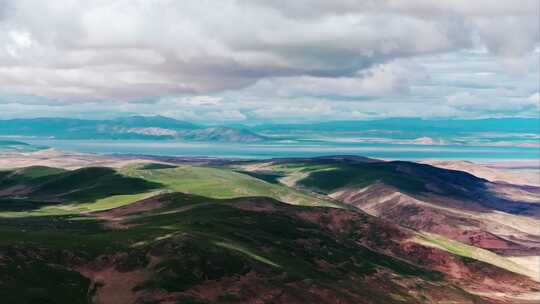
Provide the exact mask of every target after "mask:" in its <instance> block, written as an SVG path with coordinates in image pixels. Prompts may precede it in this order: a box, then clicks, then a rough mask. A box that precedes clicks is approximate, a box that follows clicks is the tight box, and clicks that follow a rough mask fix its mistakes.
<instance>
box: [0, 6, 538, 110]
mask: <svg viewBox="0 0 540 304" xmlns="http://www.w3.org/2000/svg"><path fill="white" fill-rule="evenodd" d="M4 2H5V1H4ZM4 6H5V7H7V9H5V11H4V12H3V14H2V16H3V21H2V25H1V26H0V38H1V40H0V41H2V42H0V50H3V52H2V51H0V82H1V83H2V85H3V88H4V89H5V90H10V91H12V92H19V93H24V94H37V95H44V96H53V97H57V96H60V97H62V98H115V99H118V98H120V99H121V98H123V99H126V98H128V99H129V98H135V97H141V96H163V95H170V94H178V93H206V92H217V91H222V90H227V89H238V88H242V87H245V86H248V85H250V84H253V83H255V82H256V81H258V80H260V79H268V78H276V77H285V76H294V77H300V78H302V77H305V78H303V79H304V80H306V79H307V81H308V82H311V83H313V82H316V81H317V79H319V78H321V77H325V78H329V81H328V82H327V83H328V89H332V86H333V85H334V86H336V89H341V88H342V86H346V87H348V86H350V85H355V84H354V82H355V81H358V79H353V78H351V76H352V75H354V74H356V73H362V71H364V70H365V69H369V68H371V67H372V66H373V65H377V64H381V63H385V62H387V61H389V60H393V59H396V58H403V57H414V56H418V55H422V54H431V53H438V52H449V51H454V50H458V49H461V48H469V47H472V46H473V44H474V41H475V39H476V38H475V37H478V38H479V42H478V43H480V44H481V45H485V46H486V47H487V48H488V49H489V50H491V51H493V52H495V53H497V55H499V56H501V57H504V58H505V57H512V58H515V57H516V56H520V55H522V54H524V53H526V52H528V51H530V50H531V48H534V46H535V44H536V43H538V27H537V26H536V25H537V17H538V16H537V11H538V10H534V9H535V8H537V6H538V2H537V1H535V0H532V1H527V0H523V1H520V4H519V5H517V4H512V5H510V4H508V2H504V1H499V2H496V3H494V2H492V1H478V2H475V3H470V2H469V1H420V0H415V1H406V2H405V1H395V0H393V1H390V0H388V1H348V0H342V1H331V2H329V1H294V2H291V1H257V2H255V1H249V2H247V1H246V2H244V1H232V0H224V1H218V2H212V3H210V2H205V1H181V2H179V1H152V0H150V1H127V0H114V1H103V0H100V1H75V0H63V1H37V0H17V1H15V0H11V1H7V4H4ZM36 12H39V18H36ZM373 77H374V78H376V77H377V74H374V76H373ZM384 77H387V76H384ZM330 78H335V79H338V80H336V81H332V80H331V79H330ZM349 78H350V79H349ZM374 80H375V79H374ZM385 80H386V78H383V79H382V81H385ZM348 81H349V82H352V83H349V84H348V83H347V82H348ZM364 81H367V80H364ZM332 83H333V84H332ZM314 85H316V84H314ZM362 86H370V85H369V84H368V83H364V84H360V87H362ZM371 86H380V84H378V83H377V84H374V85H371ZM382 86H384V85H382ZM373 89H374V90H376V88H373ZM368 91H369V90H368Z"/></svg>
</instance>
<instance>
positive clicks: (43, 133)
mask: <svg viewBox="0 0 540 304" xmlns="http://www.w3.org/2000/svg"><path fill="white" fill-rule="evenodd" d="M0 136H32V137H42V138H43V137H50V138H56V139H124V140H126V139H152V140H156V139H157V140H188V141H216V142H260V141H264V140H266V139H267V137H265V136H262V135H258V134H256V133H254V132H252V131H249V130H246V129H241V128H232V127H206V126H200V125H196V124H192V123H189V122H185V121H179V120H176V119H172V118H167V117H163V116H131V117H123V118H116V119H111V120H86V119H71V118H33V119H11V120H3V121H0Z"/></svg>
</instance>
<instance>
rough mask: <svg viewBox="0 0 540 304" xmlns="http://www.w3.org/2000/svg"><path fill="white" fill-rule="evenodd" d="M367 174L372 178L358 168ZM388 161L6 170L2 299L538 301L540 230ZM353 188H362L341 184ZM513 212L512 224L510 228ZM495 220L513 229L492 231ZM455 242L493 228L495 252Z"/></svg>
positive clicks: (455, 182) (474, 195) (432, 174)
mask: <svg viewBox="0 0 540 304" xmlns="http://www.w3.org/2000/svg"><path fill="white" fill-rule="evenodd" d="M368 164H369V166H375V169H371V170H370V171H369V172H367V173H366V172H360V169H361V166H364V165H368ZM351 165H352V166H351ZM347 166H349V168H348V169H347V170H345V171H346V172H347V173H346V174H344V175H342V176H339V177H334V178H333V179H330V178H331V177H325V178H327V181H328V183H324V182H321V181H317V180H316V179H317V178H321V175H318V174H320V173H323V172H324V173H325V174H330V173H332V172H334V173H336V172H338V171H336V170H343V168H346V167H347ZM354 166H356V167H354ZM378 166H380V167H378ZM392 166H394V167H392V169H387V168H384V166H383V165H380V164H379V163H378V162H373V161H372V160H366V159H361V158H353V159H351V158H345V159H344V158H332V159H315V160H310V159H304V160H302V161H301V162H295V160H283V161H279V162H265V163H251V164H249V165H248V166H245V165H242V166H238V165H234V166H221V165H213V166H200V165H198V166H191V165H186V164H185V163H182V164H163V163H160V164H142V165H130V166H127V167H124V168H122V169H116V170H113V169H105V168H84V169H79V170H71V171H67V170H61V169H54V168H50V167H31V168H26V169H17V170H6V171H2V172H0V191H3V192H0V216H1V220H0V233H1V235H2V238H0V286H1V287H2V288H0V298H1V299H5V300H6V301H7V303H448V301H453V302H455V303H527V298H531V297H532V296H534V295H535V293H538V292H539V291H540V285H539V283H538V282H536V281H535V280H534V279H533V278H532V277H531V276H532V275H531V273H528V272H527V271H525V270H524V269H523V268H522V267H521V266H520V265H521V264H519V263H518V262H515V261H514V260H512V259H510V257H516V256H517V255H516V252H521V253H522V255H521V256H519V257H520V258H526V257H527V256H528V255H532V254H534V253H535V251H534V250H535V247H534V245H535V244H536V243H535V242H536V239H535V238H534V233H533V232H534V231H527V228H524V227H527V225H525V224H524V222H519V221H518V220H524V219H529V220H530V221H532V222H530V223H535V222H534V221H535V220H536V218H535V217H534V215H524V213H522V211H523V210H521V209H520V210H519V212H514V214H512V213H508V212H507V211H496V212H495V211H493V210H492V209H490V210H491V211H490V212H488V211H487V210H488V208H491V207H490V206H492V203H485V202H479V201H478V200H480V199H481V198H484V197H483V196H478V195H479V194H478V193H484V194H485V193H488V194H489V193H491V192H490V191H491V190H490V188H489V186H490V185H489V184H487V185H486V181H484V180H481V179H478V178H475V177H474V176H471V175H468V174H464V173H461V172H457V173H456V172H450V173H448V174H450V175H451V176H450V177H447V176H445V174H446V173H447V171H448V170H442V169H437V170H434V169H432V167H420V168H416V167H413V168H410V166H412V165H410V164H409V163H398V164H395V165H392ZM336 168H337V169H336ZM351 168H352V169H351ZM369 168H372V167H369ZM439 170H442V171H439ZM426 172H427V173H426ZM316 173H317V174H316ZM355 174H357V175H355ZM404 175H405V177H406V178H405V177H404ZM358 176H360V177H358ZM366 176H367V177H366ZM346 180H348V181H353V182H354V183H352V182H350V183H347V184H346V185H343V186H339V183H338V182H339V181H346ZM410 181H413V182H410ZM425 181H429V185H426V184H425ZM313 183H317V186H316V187H315V186H313ZM411 183H412V185H411ZM288 185H294V187H289V186H288ZM330 185H331V186H330ZM336 185H338V186H337V187H336V188H333V187H335V186H336ZM355 185H358V186H355ZM480 186H481V187H482V188H479V189H480V190H478V189H477V188H476V187H480ZM310 187H311V188H312V189H315V188H316V190H317V191H316V192H315V191H311V190H310ZM98 190H99V191H98ZM445 191H446V192H445ZM449 191H453V193H454V194H453V195H449V196H448V197H446V193H447V192H449ZM478 191H480V192H478ZM488 194H485V195H488ZM441 197H446V199H447V200H450V202H447V201H438V200H436V199H439V198H441ZM464 198H467V199H466V200H465V199H464ZM501 200H502V201H501V202H503V203H504V202H507V201H508V199H507V198H501ZM284 202H286V203H284ZM528 203H529V204H534V202H531V201H529V202H528ZM17 204H19V205H17ZM20 204H23V206H24V207H25V208H19V209H17V208H14V207H13V206H19V207H20V206H21V205H20ZM445 204H446V205H445ZM497 206H499V205H497ZM503 207H504V206H503ZM414 208H420V209H421V211H422V212H423V213H420V214H418V213H417V211H416V209H414ZM533 209H534V208H533ZM443 211H445V212H446V213H445V212H443ZM526 211H527V212H530V210H529V209H528V210H526ZM488 214H491V215H489V216H487V215H488ZM483 215H486V216H483ZM497 216H503V218H497ZM506 216H514V218H513V219H515V221H514V222H512V223H505V221H507V220H508V217H506ZM415 220H416V221H415ZM443 223H444V224H445V225H447V226H444V225H443ZM494 223H499V224H500V225H502V223H504V224H505V225H506V226H504V227H503V228H500V227H498V226H497V227H495V226H488V225H487V224H490V225H495V224H494ZM530 223H529V224H530ZM445 227H448V228H447V229H446V228H445ZM455 227H457V228H460V229H461V230H458V232H459V233H458V235H457V236H455V235H452V233H456V232H455V231H454V228H455ZM509 227H511V228H512V229H514V230H510V228H509ZM529 230H531V229H529ZM461 231H465V232H467V233H470V234H469V235H467V237H470V236H475V235H473V234H472V233H473V232H474V231H479V232H485V233H490V235H491V236H492V238H493V239H494V241H493V240H492V239H489V238H487V237H486V236H484V235H480V236H479V237H478V236H476V237H477V238H478V239H479V240H480V241H479V242H477V243H474V242H467V238H463V239H459V237H462V236H461V234H460V233H461ZM505 231H506V233H512V236H513V237H514V239H512V240H510V237H509V236H504V235H503V232H505ZM508 231H510V232H508ZM518 232H519V233H522V235H519V233H518ZM517 236H519V239H517ZM482 240H483V241H482ZM485 240H489V242H491V243H489V242H488V243H489V244H488V245H489V246H491V247H489V246H488V245H486V242H487V241H485ZM482 242H483V243H482ZM497 242H502V243H501V244H499V243H497ZM504 242H507V243H509V244H510V245H508V244H506V243H504ZM493 244H498V245H497V246H499V247H497V248H492V247H493ZM504 246H506V247H504ZM503 247H504V248H503ZM507 247H508V248H507ZM28 286H32V288H28Z"/></svg>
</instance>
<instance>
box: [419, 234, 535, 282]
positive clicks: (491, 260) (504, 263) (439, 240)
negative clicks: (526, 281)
mask: <svg viewBox="0 0 540 304" xmlns="http://www.w3.org/2000/svg"><path fill="white" fill-rule="evenodd" d="M416 241H417V242H418V243H420V244H423V245H426V246H431V247H436V248H439V249H443V250H445V251H448V252H451V253H453V254H455V255H459V256H463V257H467V258H471V259H475V260H478V261H482V262H485V263H488V264H491V265H494V266H497V267H500V268H502V269H506V270H509V271H511V272H515V273H519V274H523V275H526V276H530V277H531V278H533V279H535V277H534V273H533V272H531V271H529V270H528V269H525V268H523V267H521V266H519V265H517V264H516V263H514V262H512V261H510V260H509V259H506V258H505V257H503V256H500V255H498V254H496V253H493V252H491V251H489V250H485V249H482V248H478V247H475V246H470V245H466V244H463V243H461V242H458V241H454V240H451V239H448V238H446V237H444V236H441V235H437V234H432V233H427V232H421V233H419V234H418V239H417V240H416Z"/></svg>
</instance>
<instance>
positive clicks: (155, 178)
mask: <svg viewBox="0 0 540 304" xmlns="http://www.w3.org/2000/svg"><path fill="white" fill-rule="evenodd" d="M120 172H122V173H123V174H125V175H127V176H132V177H138V178H142V179H145V180H147V181H151V182H155V183H160V184H163V185H164V186H165V188H167V189H168V190H171V191H178V192H184V193H192V194H197V195H202V196H207V197H211V198H233V197H242V196H266V197H271V198H275V199H278V200H281V201H283V202H287V203H290V204H296V205H313V206H337V205H336V204H334V203H333V202H331V201H327V200H324V199H321V198H318V197H316V196H314V195H312V194H311V193H306V192H302V191H299V190H295V189H291V188H289V187H286V186H283V185H277V184H272V183H269V182H266V181H264V180H261V179H258V178H255V177H252V176H249V175H247V174H242V173H239V172H236V171H234V170H233V169H230V168H214V167H197V166H179V167H176V168H165V169H159V170H147V169H145V167H141V166H139V165H133V166H128V167H125V168H123V169H122V170H121V171H120Z"/></svg>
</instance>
